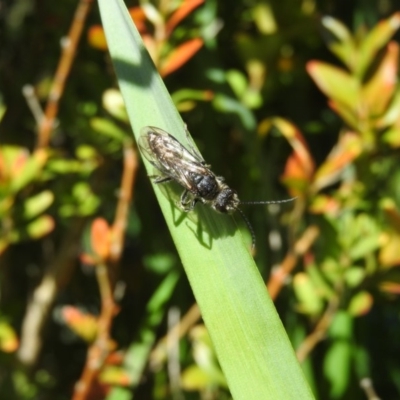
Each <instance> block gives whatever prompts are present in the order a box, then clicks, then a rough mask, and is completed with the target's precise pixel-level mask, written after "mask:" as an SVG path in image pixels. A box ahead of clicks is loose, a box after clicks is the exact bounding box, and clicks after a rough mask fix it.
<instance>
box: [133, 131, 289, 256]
mask: <svg viewBox="0 0 400 400" xmlns="http://www.w3.org/2000/svg"><path fill="white" fill-rule="evenodd" d="M185 128H186V127H185ZM186 136H187V139H188V146H189V150H188V149H187V148H186V147H184V146H183V145H182V144H181V143H179V142H178V140H176V139H175V138H174V137H173V136H171V135H170V134H169V133H167V132H165V131H163V130H162V129H160V128H156V127H154V126H145V127H144V128H142V130H141V136H140V137H139V141H138V144H139V148H140V150H141V152H142V153H143V155H144V156H145V157H146V159H147V160H148V161H149V162H150V163H151V164H152V165H153V166H154V167H155V168H157V169H158V170H159V171H160V172H161V175H160V176H155V177H154V178H155V179H154V180H153V182H154V183H165V182H169V181H176V182H178V183H179V184H180V185H181V186H182V187H183V188H184V191H183V192H182V195H181V198H180V201H179V203H178V206H179V207H180V208H181V209H182V210H183V211H185V212H189V211H192V210H193V208H194V207H195V205H196V203H198V202H199V201H200V202H202V203H204V204H208V205H209V206H211V208H212V209H214V210H215V211H218V212H220V213H224V214H232V213H233V212H235V211H238V212H239V213H240V215H241V216H242V218H243V220H244V221H245V222H246V225H247V226H248V228H249V231H250V233H251V237H252V245H253V248H254V246H255V234H254V230H253V228H252V226H251V225H250V222H249V220H248V219H247V217H246V216H245V215H244V213H243V211H242V210H241V209H240V208H239V204H273V203H284V202H287V201H291V200H293V199H287V200H279V201H251V202H242V201H240V200H239V197H238V195H237V193H236V191H235V190H233V189H231V188H230V187H229V186H228V185H227V184H226V183H225V179H224V178H223V177H222V176H217V175H215V174H214V172H212V171H211V169H210V167H211V166H210V165H208V164H206V162H205V161H204V159H203V157H202V156H201V155H200V153H199V152H198V151H197V150H196V149H195V148H194V146H193V145H192V143H191V141H190V137H189V132H188V131H187V129H186Z"/></svg>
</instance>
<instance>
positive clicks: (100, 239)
mask: <svg viewBox="0 0 400 400" xmlns="http://www.w3.org/2000/svg"><path fill="white" fill-rule="evenodd" d="M110 235H111V231H110V227H109V225H108V222H107V221H106V220H105V219H104V218H96V219H95V220H94V221H93V223H92V228H91V232H90V242H91V247H92V250H93V252H94V254H96V255H97V256H98V257H99V258H100V259H101V260H106V259H107V258H108V256H109V254H110V241H111V237H110Z"/></svg>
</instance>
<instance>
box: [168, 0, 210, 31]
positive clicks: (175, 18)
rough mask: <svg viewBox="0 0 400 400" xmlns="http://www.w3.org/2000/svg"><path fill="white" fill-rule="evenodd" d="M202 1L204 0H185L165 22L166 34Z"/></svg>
mask: <svg viewBox="0 0 400 400" xmlns="http://www.w3.org/2000/svg"><path fill="white" fill-rule="evenodd" d="M203 3H204V0H185V1H184V2H183V3H182V4H181V6H180V7H179V8H178V9H177V10H176V11H175V12H174V13H173V14H172V15H171V17H170V18H169V19H168V21H167V23H166V32H167V36H169V35H170V34H171V32H172V31H173V30H174V29H175V27H176V26H177V25H178V24H179V23H180V22H181V21H182V20H183V19H184V18H186V17H187V16H188V15H189V14H190V13H191V12H192V11H193V10H194V9H195V8H197V7H198V6H200V5H201V4H203Z"/></svg>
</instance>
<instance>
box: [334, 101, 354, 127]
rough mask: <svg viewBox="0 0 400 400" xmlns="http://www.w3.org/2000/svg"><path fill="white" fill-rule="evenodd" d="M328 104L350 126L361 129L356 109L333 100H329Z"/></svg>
mask: <svg viewBox="0 0 400 400" xmlns="http://www.w3.org/2000/svg"><path fill="white" fill-rule="evenodd" d="M328 105H329V107H330V108H331V109H332V110H333V111H335V112H336V114H338V115H339V116H340V117H341V118H342V119H343V120H344V122H346V123H347V125H348V126H349V127H350V128H352V129H354V130H358V129H360V121H359V118H358V116H357V114H356V112H357V111H356V110H353V109H350V108H349V107H347V106H346V105H344V104H342V103H339V102H336V101H333V100H328Z"/></svg>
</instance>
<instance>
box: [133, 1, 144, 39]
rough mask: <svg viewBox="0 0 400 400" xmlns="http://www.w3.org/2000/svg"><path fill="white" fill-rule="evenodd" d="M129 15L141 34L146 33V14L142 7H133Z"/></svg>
mask: <svg viewBox="0 0 400 400" xmlns="http://www.w3.org/2000/svg"><path fill="white" fill-rule="evenodd" d="M129 14H130V16H131V18H132V19H133V22H134V23H135V25H136V28H137V30H138V31H139V33H140V34H143V33H144V32H146V14H145V13H144V11H143V9H142V7H132V8H130V9H129Z"/></svg>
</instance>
